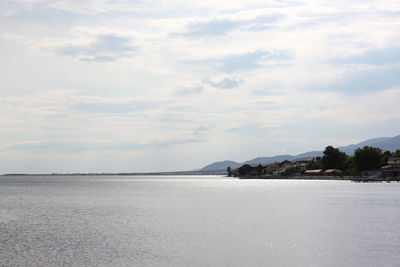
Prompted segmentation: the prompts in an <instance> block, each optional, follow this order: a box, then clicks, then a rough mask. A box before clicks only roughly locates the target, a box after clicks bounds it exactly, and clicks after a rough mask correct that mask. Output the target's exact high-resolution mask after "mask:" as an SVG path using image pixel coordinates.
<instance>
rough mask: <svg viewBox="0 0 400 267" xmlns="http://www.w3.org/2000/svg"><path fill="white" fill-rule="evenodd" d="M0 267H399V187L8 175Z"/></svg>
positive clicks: (1, 208) (3, 181) (0, 200)
mask: <svg viewBox="0 0 400 267" xmlns="http://www.w3.org/2000/svg"><path fill="white" fill-rule="evenodd" d="M0 266H296V267H297V266H318V267H321V266H360V267H361V266H362V267H365V266H379V267H383V266H400V183H393V182H392V183H386V182H385V183H352V182H349V181H306V180H238V179H235V178H229V177H220V176H0Z"/></svg>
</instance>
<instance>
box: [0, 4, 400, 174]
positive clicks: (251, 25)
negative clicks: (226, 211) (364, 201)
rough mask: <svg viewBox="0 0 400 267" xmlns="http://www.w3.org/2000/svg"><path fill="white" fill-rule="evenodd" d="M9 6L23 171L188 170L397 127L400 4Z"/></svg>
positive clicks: (12, 93)
mask: <svg viewBox="0 0 400 267" xmlns="http://www.w3.org/2000/svg"><path fill="white" fill-rule="evenodd" d="M0 7H1V12H0V22H1V23H0V36H1V42H0V56H1V58H2V59H3V60H2V61H1V62H0V69H1V70H2V74H3V75H2V79H1V81H0V88H1V89H0V123H1V125H2V132H1V133H0V137H1V142H0V147H1V148H0V155H1V156H2V160H3V158H6V156H5V155H9V158H12V159H13V160H9V161H7V162H9V163H8V164H10V166H11V165H13V166H14V169H18V166H20V165H21V164H19V163H20V161H21V160H20V159H22V158H23V155H27V154H29V155H32V153H33V154H34V153H38V154H40V153H39V152H38V151H45V152H43V154H40V155H38V158H41V160H43V162H45V161H46V159H48V160H50V158H49V157H48V156H46V155H49V154H52V153H53V154H54V153H56V152H55V151H58V152H57V153H56V154H57V155H58V156H57V157H55V158H57V160H58V161H57V162H58V163H57V164H58V166H61V165H62V162H63V159H64V160H69V162H71V163H75V164H80V163H79V162H78V161H76V160H75V161H74V159H73V157H72V156H71V154H74V153H75V154H74V156H76V158H77V159H81V160H82V161H87V162H88V163H89V162H90V164H91V166H95V165H96V162H97V163H98V165H107V159H108V160H110V159H111V158H118V159H119V160H120V162H124V163H125V164H128V162H131V161H135V162H140V163H141V164H145V162H144V161H143V160H141V157H142V158H146V157H147V158H151V156H154V157H157V158H158V159H162V158H163V157H168V158H169V159H171V160H170V161H169V163H168V164H167V163H165V164H164V165H163V164H161V165H160V168H161V169H162V168H164V169H166V170H168V169H171V168H176V166H178V163H177V165H174V167H172V165H173V164H172V163H171V162H172V159H181V160H182V161H185V162H186V164H187V165H184V166H183V165H182V167H180V168H181V169H186V168H189V166H193V167H200V166H198V165H197V163H196V162H205V161H206V162H208V161H211V160H208V159H209V158H210V154H212V157H217V156H221V157H226V158H232V159H234V157H233V156H229V155H234V154H237V150H240V155H241V156H243V157H246V156H249V157H251V155H254V154H256V153H257V154H264V155H272V154H273V153H275V152H274V151H283V150H286V151H287V152H288V153H296V152H303V151H301V150H300V149H315V148H320V147H318V146H321V145H322V144H323V145H326V143H325V142H326V141H327V140H334V141H335V142H337V143H338V144H340V142H341V141H343V140H347V141H348V140H356V139H359V138H360V136H363V133H370V134H371V135H372V136H368V137H374V135H395V134H398V132H399V130H400V128H399V126H397V125H400V124H399V122H400V118H399V115H397V114H398V112H397V109H396V108H397V106H398V105H397V103H398V102H399V99H400V95H399V89H398V88H399V86H400V80H399V78H398V70H399V62H398V56H397V52H398V48H397V47H396V46H395V44H397V43H398V42H399V41H400V35H399V34H398V26H399V25H400V16H399V14H400V13H399V12H400V4H399V3H397V1H392V0H380V1H350V2H349V1H334V2H332V1H312V0H305V1H300V2H294V1H263V0H256V1H242V0H222V1H217V2H216V1H209V0H206V1H195V2H193V1H192V2H188V1H180V0H172V1H164V0H162V1H156V2H148V1H141V0H138V1H124V0H122V1H105V0H101V1H85V2H82V1H81V2H79V3H77V1H72V0H60V1H47V0H46V1H40V0H37V1H36V0H35V1H29V0H26V1H7V3H1V4H0ZM89 62H92V63H93V64H88V63H89ZM96 63H98V64H96ZM100 63H101V64H100ZM70 89H72V90H70ZM222 89H224V90H222ZM228 89H229V90H228ZM331 122H334V123H331ZM383 126H384V127H383ZM354 127H357V129H359V130H354ZM307 140H308V141H307ZM307 145H309V146H310V147H307ZM6 147H8V148H13V150H12V151H10V150H7V151H6V152H4V151H5V150H4V149H5V148H6ZM96 147H97V148H101V149H100V150H101V151H100V150H96ZM232 147H235V149H232V150H230V149H231V148H232ZM17 148H18V149H17ZM124 148H126V149H124ZM236 148H237V149H236ZM2 149H3V150H2ZM117 150H118V153H116V152H115V151H117ZM184 150H185V151H184ZM2 151H3V152H2ZM29 151H30V152H29ZM33 151H35V152H33ZM74 151H75V152H74ZM187 151H196V152H197V153H196V155H199V157H201V158H192V159H189V158H190V157H188V153H189V152H187ZM232 151H234V152H232ZM7 152H8V154H7ZM83 152H84V153H83ZM24 153H25V154H24ZM63 153H65V154H68V155H64V154H63ZM80 153H83V154H85V155H80ZM96 153H98V154H99V155H101V157H100V156H97V154H96ZM229 153H231V154H229ZM53 154H52V155H53ZM121 155H123V156H121ZM200 155H201V156H200ZM7 158H8V157H7ZM220 159H224V158H220ZM54 160H55V159H54ZM241 160H246V158H242V159H241ZM160 161H161V162H162V160H160ZM57 164H56V165H57ZM115 164H116V163H115ZM45 165H46V164H43V165H42V166H44V167H43V169H45V168H46V167H45ZM117 165H118V164H116V165H115V166H117ZM30 166H31V165H30ZM79 166H80V165H79ZM118 166H119V167H120V166H121V165H118ZM31 167H32V168H34V166H33V165H32V166H31ZM149 168H151V166H150V165H148V166H147V165H146V166H145V167H143V170H145V169H146V170H150V169H149ZM9 169H12V168H9ZM49 171H51V170H49ZM0 172H1V170H0Z"/></svg>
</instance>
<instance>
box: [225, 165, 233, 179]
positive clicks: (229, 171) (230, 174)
mask: <svg viewBox="0 0 400 267" xmlns="http://www.w3.org/2000/svg"><path fill="white" fill-rule="evenodd" d="M226 171H227V172H228V176H229V177H231V176H232V169H231V167H230V166H228V168H226Z"/></svg>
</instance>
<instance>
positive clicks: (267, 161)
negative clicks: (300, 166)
mask: <svg viewBox="0 0 400 267" xmlns="http://www.w3.org/2000/svg"><path fill="white" fill-rule="evenodd" d="M284 160H294V157H293V156H292V155H279V156H274V157H260V158H255V159H252V160H248V161H245V162H243V163H242V165H243V164H249V165H258V164H261V165H265V164H270V163H274V162H281V161H284Z"/></svg>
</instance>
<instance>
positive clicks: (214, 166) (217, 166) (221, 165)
mask: <svg viewBox="0 0 400 267" xmlns="http://www.w3.org/2000/svg"><path fill="white" fill-rule="evenodd" d="M240 166H242V164H241V163H238V162H235V161H231V160H225V161H218V162H214V163H211V164H210V165H207V166H205V167H203V168H201V169H200V171H217V170H226V168H228V167H231V168H232V169H236V168H239V167H240Z"/></svg>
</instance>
